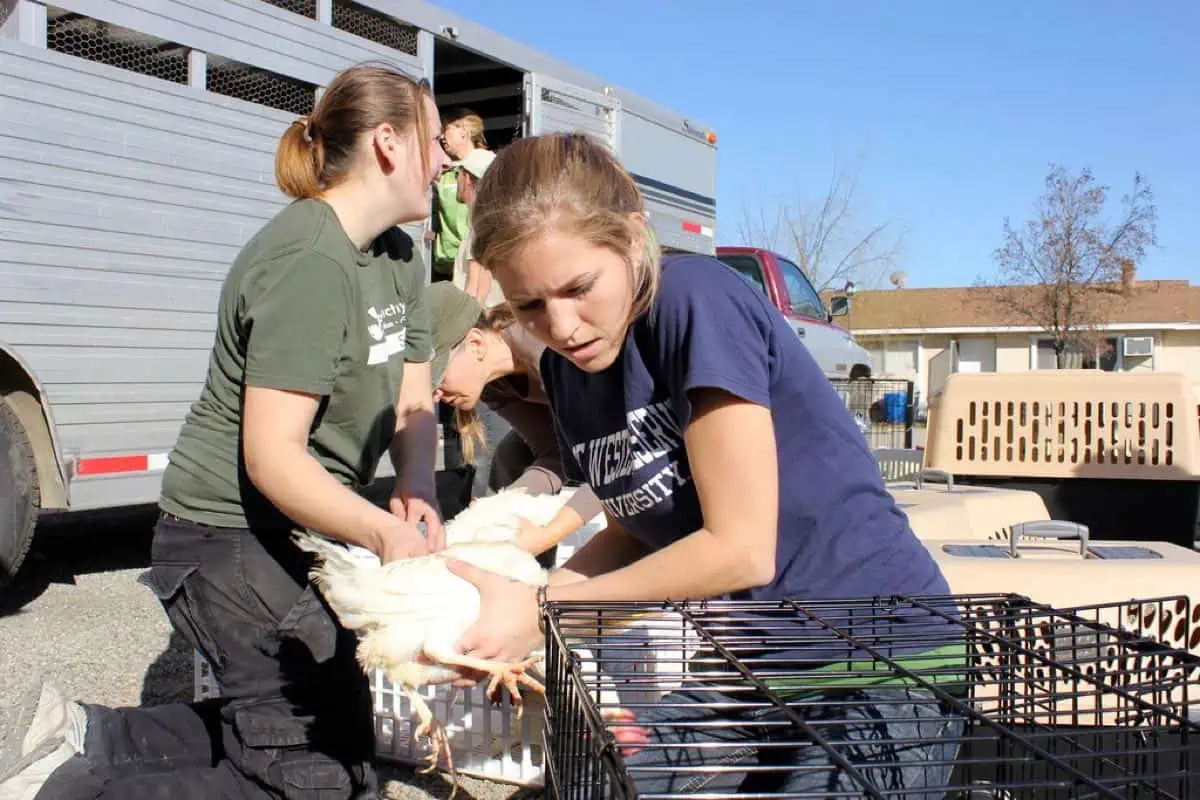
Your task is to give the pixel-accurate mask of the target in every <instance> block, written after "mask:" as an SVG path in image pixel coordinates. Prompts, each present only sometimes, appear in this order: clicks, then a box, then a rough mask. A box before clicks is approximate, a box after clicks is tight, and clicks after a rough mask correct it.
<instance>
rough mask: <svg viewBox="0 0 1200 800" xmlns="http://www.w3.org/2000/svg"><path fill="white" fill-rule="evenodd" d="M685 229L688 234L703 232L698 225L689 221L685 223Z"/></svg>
mask: <svg viewBox="0 0 1200 800" xmlns="http://www.w3.org/2000/svg"><path fill="white" fill-rule="evenodd" d="M683 229H684V230H685V231H687V232H688V233H700V232H701V231H702V230H703V228H701V227H700V225H699V224H698V223H695V222H687V221H685V222H684V223H683Z"/></svg>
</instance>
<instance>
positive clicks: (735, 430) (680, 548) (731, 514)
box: [449, 389, 779, 660]
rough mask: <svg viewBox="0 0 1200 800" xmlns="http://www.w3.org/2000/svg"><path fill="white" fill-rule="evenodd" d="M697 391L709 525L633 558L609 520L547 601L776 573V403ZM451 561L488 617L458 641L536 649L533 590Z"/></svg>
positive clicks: (680, 594) (479, 652)
mask: <svg viewBox="0 0 1200 800" xmlns="http://www.w3.org/2000/svg"><path fill="white" fill-rule="evenodd" d="M690 394H691V400H692V407H693V410H694V414H693V417H692V421H691V424H690V425H688V427H687V430H686V432H685V433H684V442H685V445H686V447H687V452H688V460H689V462H690V464H691V468H692V478H693V480H695V481H696V491H697V494H698V496H699V500H700V506H701V510H702V513H703V519H704V527H702V528H700V529H699V530H696V531H695V532H693V533H691V534H689V535H687V536H685V537H684V538H682V539H680V540H678V541H676V542H675V543H673V544H671V545H669V546H668V547H665V548H663V549H662V550H657V551H655V552H652V553H649V554H648V555H645V556H644V557H641V558H636V556H635V557H634V558H632V559H630V560H628V561H627V560H626V559H628V558H629V556H630V554H629V552H628V551H626V553H625V554H624V557H618V556H617V555H615V554H614V552H613V551H616V550H618V545H616V544H615V543H616V542H618V541H619V540H618V539H617V538H616V536H617V535H618V534H616V533H613V531H614V530H616V529H614V528H611V527H610V528H607V529H606V530H605V531H603V532H602V533H600V534H597V536H596V539H595V540H593V542H592V543H591V546H589V547H586V548H584V549H583V550H580V552H579V553H578V554H577V555H576V556H575V558H573V559H572V562H573V563H571V565H570V569H567V570H564V571H562V573H561V574H558V575H556V576H555V580H553V581H552V582H551V583H550V586H549V588H548V589H547V591H546V599H547V600H549V601H585V602H607V601H631V600H642V601H655V600H667V599H670V600H685V599H693V598H709V597H715V596H720V595H723V594H727V593H729V592H734V591H738V590H740V589H747V588H750V587H753V586H761V585H764V584H767V583H770V582H771V580H772V579H773V578H774V575H775V542H776V536H777V529H776V523H777V519H778V516H779V510H778V496H779V495H778V491H779V490H778V483H779V476H778V472H777V466H776V464H777V457H776V453H775V436H774V431H773V429H772V422H771V414H770V410H769V409H767V408H765V407H763V406H759V405H756V404H753V403H749V402H746V401H744V400H741V399H739V398H736V397H734V396H733V395H731V394H728V393H725V392H723V391H719V390H708V389H705V390H699V391H696V392H693V393H690ZM602 537H603V538H602ZM610 537H611V538H610ZM621 562H624V563H625V565H624V566H619V564H620V563H621ZM449 566H450V569H451V571H452V572H454V573H455V574H457V575H459V576H460V577H462V578H465V579H467V580H469V581H471V582H472V583H474V584H475V585H476V586H477V587H479V589H480V593H481V594H482V595H483V610H482V611H481V613H480V616H479V619H478V620H477V621H476V622H475V624H474V625H473V626H472V627H471V629H470V630H468V631H467V633H466V634H464V635H463V638H462V640H461V641H460V642H459V646H460V647H461V648H462V649H463V651H464V652H466V653H467V654H469V655H472V656H474V657H478V658H487V659H499V660H513V659H516V658H518V657H520V656H521V654H523V653H528V652H529V650H530V649H531V648H532V647H533V646H534V645H535V644H536V643H537V641H538V640H539V638H540V634H539V632H538V614H537V605H536V603H535V602H534V599H535V598H534V590H533V588H532V587H529V586H527V585H525V584H521V583H519V582H517V581H513V580H509V579H508V578H504V577H502V576H499V575H496V574H494V573H489V572H486V571H484V570H480V569H478V568H477V567H474V566H472V565H470V564H465V563H463V562H459V561H454V560H452V561H451V562H450V564H449ZM589 573H590V574H589ZM580 575H583V576H584V578H583V579H582V580H580V579H579V577H578V576H580Z"/></svg>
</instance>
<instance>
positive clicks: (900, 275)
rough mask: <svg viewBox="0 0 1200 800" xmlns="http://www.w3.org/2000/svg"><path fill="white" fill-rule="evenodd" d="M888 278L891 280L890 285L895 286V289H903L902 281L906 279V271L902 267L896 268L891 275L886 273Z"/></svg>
mask: <svg viewBox="0 0 1200 800" xmlns="http://www.w3.org/2000/svg"><path fill="white" fill-rule="evenodd" d="M888 280H889V281H891V282H892V286H895V287H896V288H897V289H903V288H904V282H905V281H907V280H908V273H907V272H905V271H904V270H902V269H900V270H896V271H895V272H893V273H892V274H891V275H888Z"/></svg>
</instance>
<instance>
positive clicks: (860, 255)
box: [738, 169, 904, 292]
mask: <svg viewBox="0 0 1200 800" xmlns="http://www.w3.org/2000/svg"><path fill="white" fill-rule="evenodd" d="M857 192H858V172H857V170H856V171H854V172H852V173H850V174H846V173H845V172H843V171H841V170H838V169H835V170H834V172H833V175H832V177H831V178H830V181H829V185H828V187H827V188H826V190H825V193H824V195H823V196H821V197H819V198H815V199H813V198H802V199H799V200H798V201H797V202H795V203H792V204H788V203H783V204H780V205H778V206H777V207H775V208H772V209H771V210H770V211H768V210H767V209H766V208H764V207H762V206H760V207H759V208H757V209H756V210H753V211H752V210H751V209H750V207H749V206H743V209H742V222H741V224H740V225H739V226H738V233H739V235H740V236H741V239H742V241H743V242H745V243H746V244H748V245H752V246H754V247H764V248H767V249H769V250H775V251H777V252H780V253H782V254H783V255H785V256H787V257H788V258H790V259H792V260H793V261H795V262H796V264H797V266H799V267H800V269H801V270H803V271H804V274H805V275H806V276H808V279H809V281H811V282H812V284H813V287H814V288H816V290H817V291H818V292H820V291H822V290H824V289H827V288H836V289H840V288H842V286H843V285H845V283H846V282H847V281H853V282H854V283H855V284H856V285H857V286H859V287H863V288H872V287H876V286H879V285H881V284H882V282H883V278H884V276H885V275H887V274H888V273H889V272H890V271H891V270H892V269H893V268H894V267H895V265H896V262H897V260H898V258H899V254H900V249H901V246H902V244H903V239H904V232H903V231H902V230H899V229H898V228H897V226H895V225H893V224H892V223H890V222H885V223H879V224H868V225H863V224H861V223H860V221H859V220H858V219H857V216H858V213H859V209H858V208H857V204H856V195H857Z"/></svg>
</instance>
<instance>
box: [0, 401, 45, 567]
mask: <svg viewBox="0 0 1200 800" xmlns="http://www.w3.org/2000/svg"><path fill="white" fill-rule="evenodd" d="M39 501H40V493H39V491H38V482H37V467H36V466H35V465H34V461H33V446H32V445H31V444H30V443H29V437H28V436H26V435H25V428H24V426H22V425H21V421H20V420H19V419H17V415H16V413H15V412H14V411H13V410H12V408H11V407H10V406H9V404H8V403H7V402H6V401H5V400H4V399H3V398H0V588H3V587H5V586H7V585H8V584H9V583H11V582H12V579H13V578H14V577H15V576H16V574H17V570H18V569H20V567H21V562H22V561H24V560H25V554H26V553H28V552H29V545H30V544H32V542H33V529H34V526H35V525H36V524H37V517H38V505H39Z"/></svg>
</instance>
